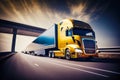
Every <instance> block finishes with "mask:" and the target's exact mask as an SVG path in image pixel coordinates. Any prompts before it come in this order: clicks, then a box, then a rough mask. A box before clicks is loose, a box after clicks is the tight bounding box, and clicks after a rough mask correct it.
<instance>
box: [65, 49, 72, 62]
mask: <svg viewBox="0 0 120 80" xmlns="http://www.w3.org/2000/svg"><path fill="white" fill-rule="evenodd" d="M65 58H66V59H67V60H70V59H71V56H70V50H69V49H67V50H66V52H65Z"/></svg>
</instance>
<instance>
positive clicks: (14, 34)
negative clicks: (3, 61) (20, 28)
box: [11, 28, 17, 52]
mask: <svg viewBox="0 0 120 80" xmlns="http://www.w3.org/2000/svg"><path fill="white" fill-rule="evenodd" d="M16 35H17V29H16V28H13V37H12V47H11V52H15V44H16Z"/></svg>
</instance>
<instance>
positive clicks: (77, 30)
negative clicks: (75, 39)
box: [73, 28, 95, 37]
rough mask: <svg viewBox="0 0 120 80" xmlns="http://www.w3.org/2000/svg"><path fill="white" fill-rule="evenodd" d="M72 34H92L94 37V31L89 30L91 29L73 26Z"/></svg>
mask: <svg viewBox="0 0 120 80" xmlns="http://www.w3.org/2000/svg"><path fill="white" fill-rule="evenodd" d="M73 34H74V35H80V36H92V37H95V34H94V31H93V30H91V29H78V28H73Z"/></svg>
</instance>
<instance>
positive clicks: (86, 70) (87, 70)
mask: <svg viewBox="0 0 120 80" xmlns="http://www.w3.org/2000/svg"><path fill="white" fill-rule="evenodd" d="M41 61H43V62H46V61H44V60H41ZM51 61H52V60H51ZM48 63H50V64H55V65H59V66H62V67H66V68H69V69H74V70H79V71H83V72H87V73H90V74H94V75H98V76H102V77H109V76H107V75H103V74H100V73H96V72H92V71H88V70H84V69H79V68H75V67H71V66H67V65H63V64H59V63H56V62H48Z"/></svg>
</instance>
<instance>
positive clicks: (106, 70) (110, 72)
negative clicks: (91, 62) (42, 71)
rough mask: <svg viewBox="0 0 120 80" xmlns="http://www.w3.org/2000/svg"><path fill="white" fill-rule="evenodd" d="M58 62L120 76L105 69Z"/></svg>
mask: <svg viewBox="0 0 120 80" xmlns="http://www.w3.org/2000/svg"><path fill="white" fill-rule="evenodd" d="M51 61H53V60H51ZM54 62H55V61H54ZM57 62H60V63H63V64H70V65H74V66H79V67H83V68H88V69H93V70H98V71H104V72H109V73H114V74H120V73H119V72H115V71H110V70H105V69H100V68H94V67H89V66H83V65H77V64H73V63H64V62H61V61H57Z"/></svg>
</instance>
